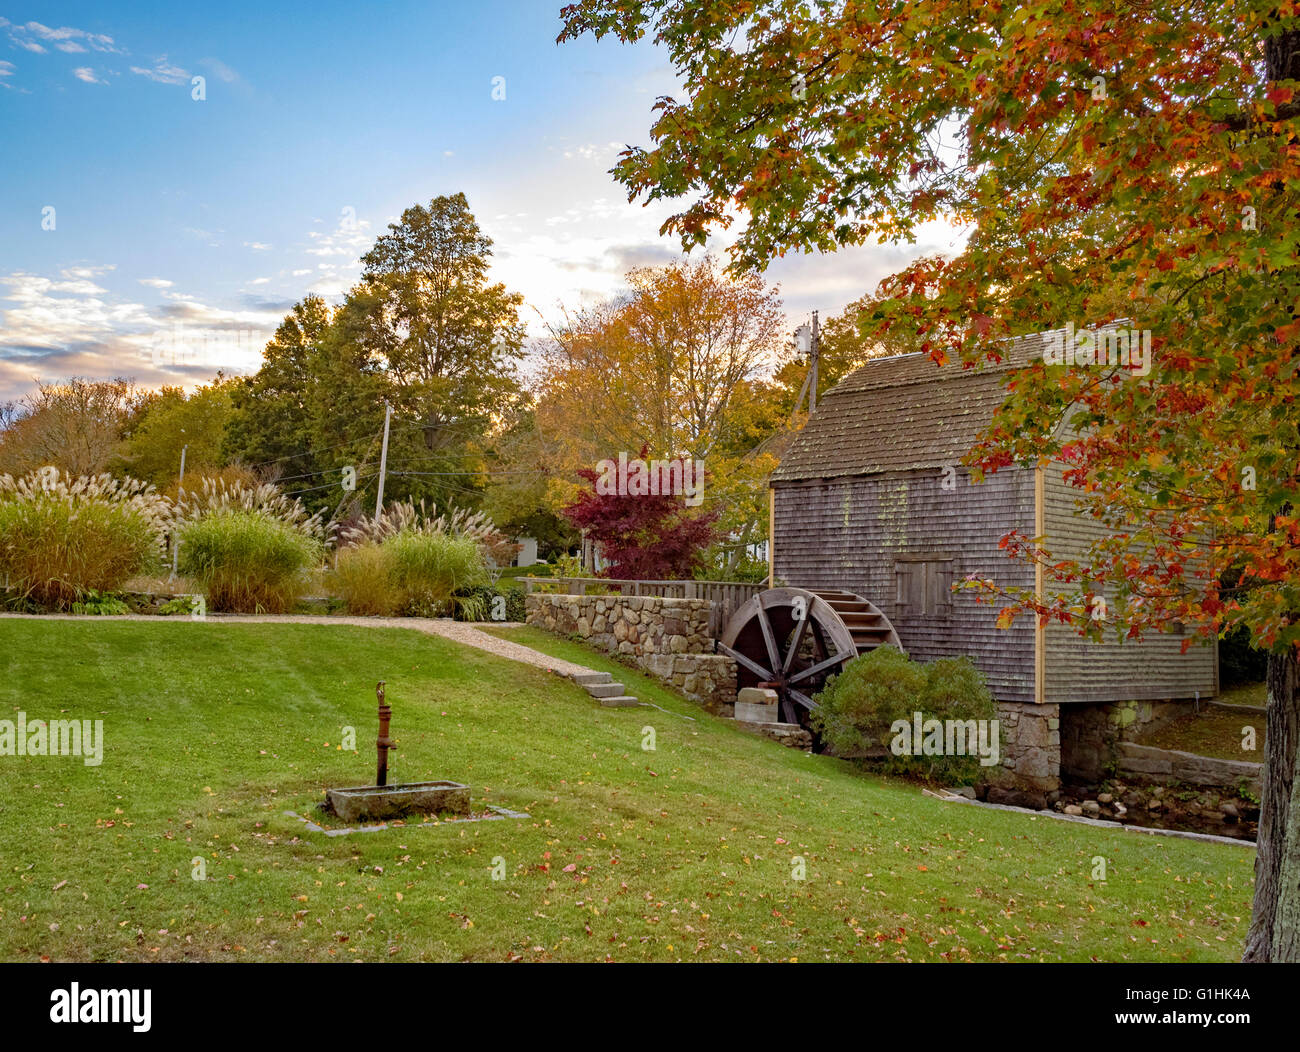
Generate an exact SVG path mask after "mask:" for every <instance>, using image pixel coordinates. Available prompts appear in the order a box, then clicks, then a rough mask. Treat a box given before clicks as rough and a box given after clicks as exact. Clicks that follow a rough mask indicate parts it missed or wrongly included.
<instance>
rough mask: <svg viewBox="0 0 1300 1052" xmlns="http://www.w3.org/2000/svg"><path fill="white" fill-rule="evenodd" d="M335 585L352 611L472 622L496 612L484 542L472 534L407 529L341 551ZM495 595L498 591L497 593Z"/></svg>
mask: <svg viewBox="0 0 1300 1052" xmlns="http://www.w3.org/2000/svg"><path fill="white" fill-rule="evenodd" d="M333 582H334V587H335V588H336V590H337V591H338V593H339V596H340V597H341V598H342V599H343V601H344V604H345V605H346V607H347V610H348V613H351V614H382V615H389V616H391V615H393V614H408V615H412V616H418V617H441V616H445V615H446V614H447V613H449V612H454V613H459V614H460V616H461V617H462V618H464V619H466V620H483V619H484V618H486V617H488V616H490V613H491V610H490V605H489V604H488V603H487V602H485V600H484V595H483V593H482V591H481V590H486V591H487V592H492V589H491V587H490V586H491V575H490V574H489V573H488V569H487V563H486V560H485V559H484V556H483V549H482V547H481V546H480V544H479V543H478V542H477V541H476V540H475V539H474V538H473V537H470V536H467V535H459V536H456V535H452V534H447V533H427V532H422V531H419V530H403V531H401V532H399V533H397V534H394V535H392V536H389V537H387V538H386V539H385V540H383V541H382V542H379V543H376V542H375V541H365V542H363V543H361V544H357V545H353V546H352V547H350V548H345V549H343V550H342V551H341V552H339V556H338V563H337V565H336V567H335V570H334V574H333ZM493 594H495V593H493Z"/></svg>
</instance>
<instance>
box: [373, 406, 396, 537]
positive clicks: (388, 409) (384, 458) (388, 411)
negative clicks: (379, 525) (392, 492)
mask: <svg viewBox="0 0 1300 1052" xmlns="http://www.w3.org/2000/svg"><path fill="white" fill-rule="evenodd" d="M392 418H393V407H392V406H391V405H389V404H388V403H387V402H385V403H384V444H383V447H382V448H381V449H380V451H379V495H378V496H377V497H376V498H375V518H376V519H377V518H379V516H380V515H381V514H383V511H384V476H385V474H386V473H387V472H388V422H389V421H390V420H392ZM371 448H372V449H373V448H374V447H373V446H372V447H371Z"/></svg>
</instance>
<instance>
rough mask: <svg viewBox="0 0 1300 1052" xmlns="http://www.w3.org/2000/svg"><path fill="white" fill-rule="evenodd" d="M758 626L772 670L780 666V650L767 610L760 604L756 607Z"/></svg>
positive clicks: (774, 670)
mask: <svg viewBox="0 0 1300 1052" xmlns="http://www.w3.org/2000/svg"><path fill="white" fill-rule="evenodd" d="M758 627H759V628H761V629H762V630H763V643H764V644H765V645H766V646H767V659H768V661H770V662H771V663H772V672H773V674H775V673H776V670H777V669H779V668H781V667H782V664H781V651H780V649H779V648H778V647H777V645H776V633H774V632H773V631H772V622H771V621H769V620H768V617H767V611H766V610H765V609H764V608H763V606H762V604H761V603H760V604H759V607H758Z"/></svg>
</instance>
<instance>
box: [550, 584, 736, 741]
mask: <svg viewBox="0 0 1300 1052" xmlns="http://www.w3.org/2000/svg"><path fill="white" fill-rule="evenodd" d="M711 608H712V603H710V602H709V601H708V600H707V599H665V598H662V597H660V596H652V595H640V596H638V595H627V596H624V595H548V594H544V593H536V594H533V595H530V596H528V597H527V599H526V600H525V609H526V610H527V618H528V623H529V624H530V625H536V626H537V627H538V628H544V629H546V631H548V632H554V633H556V634H557V635H562V636H577V637H578V638H579V639H582V640H585V641H586V642H589V643H591V644H593V645H594V646H597V647H600V648H601V649H602V650H605V651H607V652H608V653H610V654H619V655H622V656H623V657H626V658H628V659H629V660H631V661H633V662H635V663H636V664H637V665H639V666H640V667H641V668H643V669H645V670H646V671H647V672H649V673H650V674H651V675H652V676H654V677H655V678H656V679H658V680H660V681H661V682H662V683H665V684H667V685H669V686H671V687H673V688H674V689H676V690H678V691H680V692H681V693H683V694H685V695H686V696H687V697H690V698H693V699H694V700H696V701H698V702H700V703H701V704H702V705H704V706H705V707H706V708H707V709H709V710H710V711H711V712H716V713H718V714H719V715H723V716H730V715H731V713H732V710H733V708H734V706H735V702H736V663H735V661H733V660H732V659H731V658H729V657H725V656H723V655H721V654H714V653H713V637H712V636H711V635H709V613H710V610H711Z"/></svg>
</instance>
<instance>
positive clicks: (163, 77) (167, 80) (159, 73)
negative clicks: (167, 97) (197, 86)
mask: <svg viewBox="0 0 1300 1052" xmlns="http://www.w3.org/2000/svg"><path fill="white" fill-rule="evenodd" d="M131 72H132V73H137V74H139V75H140V76H142V77H147V78H149V79H150V80H152V81H154V82H155V83H158V84H188V83H189V80H190V75H189V73H188V72H186V71H185V70H183V69H181V67H180V66H173V65H171V64H170V63H169V62H168V61H167V56H166V55H163V56H161V57H160V58H158V59H157V60H156V61H155V62H154V64H153V67H152V68H150V69H145V68H144V67H142V66H132V67H131Z"/></svg>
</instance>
